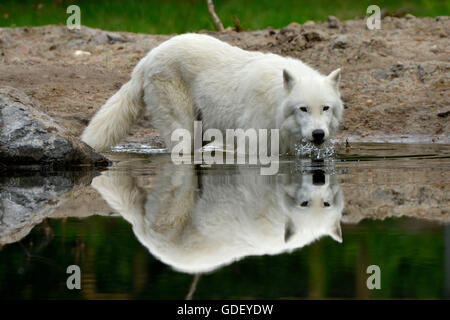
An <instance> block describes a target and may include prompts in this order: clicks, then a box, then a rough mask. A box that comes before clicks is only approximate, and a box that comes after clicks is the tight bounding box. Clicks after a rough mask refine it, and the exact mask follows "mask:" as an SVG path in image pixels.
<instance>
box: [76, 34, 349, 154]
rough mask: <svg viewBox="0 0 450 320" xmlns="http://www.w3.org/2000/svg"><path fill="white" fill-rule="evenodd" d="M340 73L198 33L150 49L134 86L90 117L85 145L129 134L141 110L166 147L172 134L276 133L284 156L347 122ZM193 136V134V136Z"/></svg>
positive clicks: (100, 147) (100, 145) (102, 144)
mask: <svg viewBox="0 0 450 320" xmlns="http://www.w3.org/2000/svg"><path fill="white" fill-rule="evenodd" d="M339 79H340V69H337V70H335V71H333V72H331V73H330V74H329V75H328V76H324V75H322V74H320V73H319V72H317V71H315V70H314V69H312V68H310V67H309V66H307V65H306V64H304V63H303V62H301V61H299V60H297V59H293V58H287V57H281V56H279V55H276V54H269V53H261V52H249V51H245V50H242V49H240V48H237V47H234V46H231V45H229V44H227V43H225V42H222V41H219V40H217V39H215V38H213V37H210V36H206V35H199V34H185V35H180V36H175V37H173V38H171V39H170V40H167V41H166V42H164V43H162V44H160V45H159V46H158V47H156V48H154V49H153V50H151V51H150V52H149V53H148V54H147V56H146V57H144V58H143V59H142V60H141V61H140V62H139V63H138V64H137V66H136V67H135V68H134V71H133V73H132V75H131V79H130V81H129V82H127V83H126V84H124V85H123V86H122V88H121V89H120V90H119V91H118V92H117V93H116V94H114V95H113V96H112V97H111V98H110V99H109V100H108V101H107V102H106V103H105V104H104V105H103V106H102V107H101V109H100V110H99V111H98V113H97V114H96V115H95V116H94V117H93V118H92V120H91V122H90V124H89V125H88V127H87V128H86V129H85V131H84V132H83V135H82V140H83V141H84V142H86V143H87V144H89V145H90V146H92V147H93V148H94V149H96V150H97V151H104V150H106V149H107V148H109V147H111V146H113V145H115V144H117V143H119V142H120V140H121V139H122V138H123V137H124V136H125V135H127V133H128V132H129V130H130V129H131V127H132V125H133V123H135V122H136V121H137V120H138V119H139V118H140V116H141V115H142V114H143V112H144V110H145V109H147V110H148V112H149V113H150V115H151V118H152V121H153V125H154V126H155V127H156V128H157V129H158V130H159V132H160V134H161V136H162V138H163V139H164V141H165V143H166V145H167V147H168V148H169V150H171V149H172V147H173V146H174V142H172V141H171V134H172V132H173V131H174V130H175V129H179V128H183V129H187V130H189V132H191V133H192V131H193V122H194V120H196V119H198V117H201V120H202V121H203V128H204V129H205V130H206V129H208V128H215V129H219V130H222V132H223V133H224V134H225V130H226V129H244V130H246V129H250V128H253V129H279V130H280V132H279V137H280V139H279V140H280V145H279V151H280V152H281V153H285V152H291V151H293V150H292V146H293V142H298V141H299V139H300V138H302V137H303V138H306V139H307V140H309V141H312V142H315V143H316V144H321V143H322V142H324V141H326V140H327V139H329V138H330V136H332V135H333V134H334V133H335V131H336V130H337V128H338V125H339V121H340V120H341V118H342V113H343V104H342V102H341V99H340V94H339V90H338V87H339ZM191 137H193V134H192V135H191Z"/></svg>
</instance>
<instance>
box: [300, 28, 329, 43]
mask: <svg viewBox="0 0 450 320" xmlns="http://www.w3.org/2000/svg"><path fill="white" fill-rule="evenodd" d="M303 36H304V37H305V39H306V41H323V40H326V38H327V37H326V35H325V33H323V32H321V31H318V30H311V31H305V32H304V33H303Z"/></svg>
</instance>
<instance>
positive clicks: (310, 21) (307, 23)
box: [303, 20, 316, 26]
mask: <svg viewBox="0 0 450 320" xmlns="http://www.w3.org/2000/svg"><path fill="white" fill-rule="evenodd" d="M315 24H316V23H315V22H314V21H312V20H308V21H306V22H305V23H304V24H303V25H304V26H313V25H315Z"/></svg>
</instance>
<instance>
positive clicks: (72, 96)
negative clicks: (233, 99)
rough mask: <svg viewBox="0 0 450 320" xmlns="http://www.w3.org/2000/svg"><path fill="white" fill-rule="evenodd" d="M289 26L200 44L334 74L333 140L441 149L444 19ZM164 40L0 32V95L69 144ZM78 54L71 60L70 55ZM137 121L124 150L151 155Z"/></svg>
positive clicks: (444, 139) (447, 81)
mask: <svg viewBox="0 0 450 320" xmlns="http://www.w3.org/2000/svg"><path fill="white" fill-rule="evenodd" d="M381 27H382V28H381V30H373V31H371V30H368V29H367V28H366V26H365V22H364V21H363V20H350V21H345V22H339V23H338V24H337V27H335V26H333V25H332V24H330V23H328V22H323V23H319V24H314V23H311V22H310V23H306V24H304V25H299V24H296V23H291V24H290V25H289V26H287V27H286V28H284V29H281V30H272V29H270V28H269V29H265V30H258V31H251V32H240V33H237V32H224V33H212V32H209V34H211V35H213V36H215V37H217V38H219V39H221V40H224V41H227V42H229V43H231V44H233V45H237V46H239V47H241V48H244V49H248V50H259V51H265V52H273V53H277V54H281V55H285V56H292V57H296V58H299V59H301V60H303V61H304V62H306V63H308V64H310V65H311V66H313V67H315V68H317V69H318V70H319V71H321V72H323V73H328V72H330V71H332V70H334V69H336V68H337V67H342V68H343V76H342V86H341V92H342V96H343V100H344V102H345V107H346V110H345V114H344V121H343V122H342V125H341V129H340V130H339V133H338V137H337V138H338V139H339V140H341V141H342V140H345V139H348V140H349V141H350V142H352V141H384V140H389V141H400V142H412V141H420V142H431V143H450V135H449V132H450V122H449V116H450V99H449V92H450V72H449V71H450V41H449V34H450V18H449V17H438V18H411V17H410V18H409V19H406V18H394V17H386V18H385V19H383V20H382V25H381ZM169 37H170V36H169V35H147V34H133V33H126V32H107V31H102V30H97V29H91V28H87V27H82V29H81V30H78V31H71V30H68V29H67V28H65V27H64V26H44V27H32V28H14V29H10V28H0V86H4V85H7V86H12V87H15V88H18V89H20V90H23V91H24V92H25V93H26V94H28V95H29V96H30V97H31V98H32V99H33V100H34V101H35V102H36V103H37V104H38V105H39V107H40V108H41V109H42V110H43V111H44V112H46V113H47V114H49V115H50V116H52V117H54V118H55V119H56V120H57V121H58V122H59V123H61V124H62V125H64V126H66V127H67V128H68V129H69V130H70V131H71V132H73V133H74V134H76V135H79V134H80V133H81V132H82V130H83V128H84V127H85V126H86V124H87V123H88V121H89V119H90V118H91V117H92V116H93V114H94V113H95V112H96V111H97V110H98V109H99V108H100V106H101V105H102V104H103V103H104V102H105V101H106V99H107V98H108V97H110V96H111V95H112V94H113V93H114V92H115V91H117V90H118V89H119V88H120V86H121V85H122V84H123V83H125V82H126V81H127V80H128V79H129V75H130V73H131V71H132V69H133V67H134V66H135V64H136V63H137V62H138V61H139V59H141V58H142V57H143V56H144V55H145V54H146V53H147V52H148V51H149V50H151V49H152V48H154V47H155V46H157V45H158V44H159V43H161V42H162V41H164V40H166V39H168V38H169ZM77 50H81V51H82V53H81V54H80V55H75V52H76V51H77ZM150 120H151V119H150V118H149V116H144V118H143V119H142V120H141V121H140V123H139V124H138V125H137V126H136V127H135V128H134V129H133V132H132V134H131V135H130V136H129V137H128V138H127V139H126V140H125V141H124V142H140V143H146V144H151V145H154V146H155V147H161V146H162V142H161V140H160V139H159V137H158V135H157V131H156V130H155V129H153V128H152V127H151V124H150Z"/></svg>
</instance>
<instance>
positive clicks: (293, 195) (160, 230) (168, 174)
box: [92, 159, 344, 273]
mask: <svg viewBox="0 0 450 320" xmlns="http://www.w3.org/2000/svg"><path fill="white" fill-rule="evenodd" d="M133 166H134V167H135V166H136V163H133ZM252 170H253V169H249V168H244V169H242V168H241V169H240V170H239V171H240V172H238V174H234V175H227V176H217V175H216V174H215V173H214V172H212V173H211V174H208V171H206V172H204V170H202V172H203V175H202V176H201V183H200V184H199V180H198V179H199V177H198V176H196V173H195V171H194V167H193V166H190V165H174V164H173V163H172V162H171V161H170V159H169V160H168V161H167V163H165V164H164V165H163V167H158V169H157V172H158V174H157V176H156V177H155V178H154V179H153V184H152V186H151V190H150V191H149V192H146V191H145V190H144V189H142V188H140V187H139V186H138V184H137V183H136V179H135V178H134V177H132V176H131V174H130V173H129V172H127V171H124V170H115V169H113V170H109V171H106V172H103V173H102V175H101V176H99V177H96V178H94V180H93V182H92V186H93V187H94V188H95V189H96V190H98V191H99V192H100V194H101V195H102V197H103V198H104V199H105V200H106V201H107V202H108V204H109V205H110V206H111V207H112V208H113V209H114V210H116V211H118V212H119V213H120V214H121V215H122V216H123V217H124V218H125V219H126V220H127V221H129V222H130V223H131V224H132V226H133V231H134V233H135V235H136V237H137V238H138V239H139V241H140V242H141V243H142V244H143V245H145V246H146V247H147V248H148V249H149V250H150V252H151V253H152V254H153V255H154V256H156V257H157V258H158V259H159V260H161V261H162V262H164V263H166V264H168V265H170V266H172V267H173V268H175V269H176V270H179V271H183V272H188V273H198V272H208V271H212V270H214V269H216V268H218V267H220V266H224V265H227V264H230V263H232V262H234V261H237V260H239V259H242V258H243V257H246V256H251V255H265V254H269V255H274V254H279V253H282V252H290V251H292V250H294V249H296V248H300V247H303V246H305V245H307V244H309V243H310V242H312V241H314V240H316V239H318V238H320V237H322V236H324V235H329V236H331V237H332V238H333V239H335V240H336V241H338V242H341V241H342V236H341V227H340V219H341V215H342V210H343V207H344V201H343V195H342V191H341V190H340V188H339V186H338V184H337V182H336V178H335V176H330V175H324V174H322V173H319V174H314V175H312V174H308V175H303V176H297V178H298V180H299V181H297V182H292V181H288V180H289V179H292V178H293V177H292V176H289V175H278V176H270V177H267V176H259V175H258V174H257V173H256V172H255V171H256V169H255V170H253V171H252ZM199 186H201V190H202V191H201V192H200V193H198V192H197V190H198V187H199Z"/></svg>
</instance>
